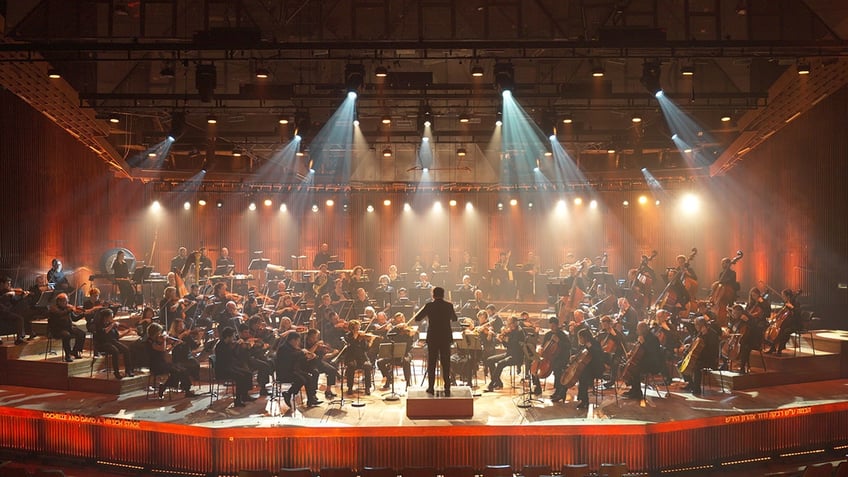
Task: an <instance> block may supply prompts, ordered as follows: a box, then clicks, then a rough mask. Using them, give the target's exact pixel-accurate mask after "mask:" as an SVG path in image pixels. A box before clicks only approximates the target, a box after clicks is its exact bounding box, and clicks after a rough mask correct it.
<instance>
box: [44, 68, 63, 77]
mask: <svg viewBox="0 0 848 477" xmlns="http://www.w3.org/2000/svg"><path fill="white" fill-rule="evenodd" d="M47 77H48V78H50V79H59V78H61V77H62V74H61V73H59V70H57V69H53V68H50V69H49V70H47Z"/></svg>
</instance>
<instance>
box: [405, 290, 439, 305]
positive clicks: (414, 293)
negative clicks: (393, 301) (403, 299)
mask: <svg viewBox="0 0 848 477" xmlns="http://www.w3.org/2000/svg"><path fill="white" fill-rule="evenodd" d="M432 296H433V289H432V288H413V289H411V290H409V298H410V300H412V301H414V302H415V303H417V304H418V305H419V306H423V303H426V302H427V300H429V299H430V298H431V297H432Z"/></svg>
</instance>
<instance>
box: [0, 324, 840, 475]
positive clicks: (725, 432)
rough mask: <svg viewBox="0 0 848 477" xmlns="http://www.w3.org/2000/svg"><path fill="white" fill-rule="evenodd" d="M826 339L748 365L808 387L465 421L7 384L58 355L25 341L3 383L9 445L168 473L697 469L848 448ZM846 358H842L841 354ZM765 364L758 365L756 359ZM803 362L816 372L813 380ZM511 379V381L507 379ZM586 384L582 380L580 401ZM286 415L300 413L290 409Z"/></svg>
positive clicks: (499, 395)
mask: <svg viewBox="0 0 848 477" xmlns="http://www.w3.org/2000/svg"><path fill="white" fill-rule="evenodd" d="M828 333H830V334H831V335H832V336H831V338H832V341H833V343H837V344H839V346H837V348H830V349H826V348H827V347H828V346H831V345H834V344H833V343H830V344H826V341H827V339H826V338H827V334H828ZM820 336H821V339H819V337H820ZM814 338H815V343H816V356H815V357H813V356H812V348H809V346H808V345H805V346H802V348H801V350H800V353H799V355H798V356H795V357H793V356H792V352H791V351H790V352H789V353H788V354H786V353H785V354H784V356H783V357H779V358H778V357H770V356H768V357H766V360H767V361H768V362H767V363H766V364H767V367H768V369H769V371H768V372H764V371H762V370H755V371H756V372H755V373H752V374H751V375H748V376H750V378H748V379H749V380H753V379H760V380H766V381H767V380H771V379H774V378H771V377H768V376H769V375H770V374H771V373H784V374H787V375H797V376H796V378H795V380H796V381H797V382H796V383H789V384H781V385H779V386H770V385H763V386H757V387H752V388H746V389H742V387H745V386H732V387H731V386H725V389H724V390H722V388H721V386H719V385H718V382H717V381H716V383H715V384H713V385H710V386H708V387H707V388H706V390H705V393H704V394H703V395H702V396H693V395H692V394H690V393H686V392H683V391H682V389H681V387H682V384H683V383H681V382H674V383H672V384H671V386H670V388H669V389H670V392H668V393H667V392H666V388H665V387H664V386H662V387H661V388H660V389H659V390H653V389H652V390H649V392H648V396H647V399H646V400H644V401H637V400H628V399H624V398H623V397H621V396H618V399H616V396H615V395H614V394H613V391H612V390H606V391H605V392H604V393H603V394H599V395H598V396H597V397H593V400H592V404H591V405H590V406H589V409H587V410H578V409H576V407H575V405H574V403H573V401H572V402H566V403H552V402H551V401H550V400H549V399H547V397H548V396H549V394H550V392H551V389H550V387H551V385H550V383H546V387H547V389H546V390H545V392H544V394H543V395H542V399H541V400H540V401H538V402H529V403H526V402H525V397H526V396H523V395H522V389H521V383H520V379H519V380H518V381H517V382H516V387H515V388H512V387H511V386H507V388H506V389H504V390H500V391H496V392H494V393H481V395H480V396H477V397H474V398H473V416H472V417H470V418H456V419H410V418H408V417H407V396H406V395H404V396H402V397H401V399H400V400H397V401H384V400H383V399H382V393H381V392H380V391H374V392H372V394H371V396H360V397H359V403H361V404H364V406H363V407H354V406H353V405H352V404H353V401H351V400H350V399H346V400H345V402H344V404H339V403H335V404H329V403H324V404H321V405H320V406H317V407H312V408H305V407H303V406H302V405H301V406H300V407H298V409H297V410H296V411H295V412H285V413H284V414H283V415H279V413H278V412H275V411H276V410H275V409H274V406H276V405H277V404H276V403H273V402H272V403H269V402H268V401H267V400H266V398H264V397H263V398H259V399H258V400H256V401H255V402H252V403H248V405H247V407H245V408H240V409H239V408H233V407H232V406H231V404H232V399H231V397H229V396H222V397H221V398H220V399H218V400H214V401H213V400H210V397H209V396H208V395H206V396H200V397H195V398H190V399H186V398H184V397H182V394H181V393H175V394H174V395H173V399H168V397H167V395H166V398H165V399H164V400H158V399H154V400H149V399H147V397H146V392H145V391H146V389H145V388H146V382H147V381H146V380H147V378H146V376H143V375H142V376H139V377H138V378H136V379H137V380H139V382H142V383H143V384H141V385H140V386H139V387H137V388H136V389H131V387H132V386H128V387H127V388H126V389H124V388H123V384H121V386H122V389H120V390H118V392H114V391H101V392H96V393H95V392H90V389H89V390H83V389H81V388H80V387H78V386H72V385H71V383H72V382H73V380H71V379H70V378H72V377H74V376H73V372H72V371H69V370H66V371H65V372H66V373H69V374H66V376H68V377H69V378H68V379H67V381H66V382H67V383H68V384H67V387H65V388H63V389H57V388H55V387H53V388H51V387H52V385H53V384H55V381H54V380H53V379H48V381H50V384H51V386H45V385H43V384H42V385H40V387H35V386H39V384H38V382H39V379H40V377H39V373H43V372H45V371H44V369H41V368H39V369H36V368H35V367H33V368H31V373H34V374H33V375H30V376H29V377H28V378H26V379H28V381H27V383H28V384H27V386H21V385H19V384H13V383H9V380H10V379H13V378H14V377H15V376H20V375H21V374H22V373H21V372H20V371H14V370H12V369H11V368H12V367H16V366H18V365H21V366H36V365H47V363H45V362H44V361H43V360H38V359H16V358H14V357H13V356H14V355H15V350H14V348H15V347H13V346H11V345H4V346H2V347H0V358H4V359H0V360H2V361H5V362H3V363H0V365H2V369H3V372H2V375H0V376H2V378H3V379H4V380H5V381H4V384H0V448H3V449H5V450H6V451H14V452H17V453H20V454H21V455H44V456H55V457H61V458H68V459H78V460H80V461H85V462H90V463H95V462H101V463H106V464H108V465H115V466H129V467H125V468H128V469H131V468H138V469H145V470H146V471H148V472H151V473H156V474H163V475H168V474H175V473H184V474H183V475H231V474H235V473H236V472H237V471H238V470H239V469H262V468H264V469H271V470H272V471H276V470H277V469H279V468H282V467H310V468H312V469H313V470H315V471H318V470H319V469H321V468H325V467H339V466H341V467H352V468H358V469H361V468H363V467H365V466H389V467H393V468H395V469H401V468H403V467H408V466H435V467H436V468H444V467H448V466H454V465H470V466H473V467H474V468H476V469H483V468H484V467H485V466H486V465H489V464H508V465H511V466H512V467H513V468H514V469H516V470H519V469H521V467H522V466H523V465H546V466H550V467H551V468H552V469H554V470H558V469H560V467H561V466H562V465H564V464H573V463H586V464H589V468H590V469H597V468H598V467H599V466H600V464H601V463H607V462H626V463H627V465H628V467H629V469H630V470H631V471H632V472H637V473H646V474H651V475H659V474H665V473H677V472H685V471H687V470H689V471H692V472H693V473H692V475H698V471H699V469H700V471H706V470H707V469H709V470H712V471H716V470H721V469H733V468H734V467H736V466H739V465H742V464H743V463H745V462H763V461H768V460H770V459H777V458H780V456H782V455H787V454H794V453H818V452H834V451H837V452H841V453H842V454H843V455H844V453H845V452H846V450H848V379H846V376H845V375H841V376H840V374H841V373H843V372H845V369H844V368H842V367H841V366H842V365H843V364H844V361H840V360H841V359H842V358H843V355H842V354H841V351H843V349H842V346H844V344H840V343H841V342H842V341H843V339H844V340H845V342H848V339H846V338H848V337H846V334H845V332H839V331H821V332H818V333H817V334H816V335H815V337H814ZM820 341H821V342H822V343H823V344H822V348H821V349H819V342H820ZM28 346H34V347H35V346H38V344H37V343H31V344H29V345H28ZM834 346H835V345H834ZM834 356H836V357H837V358H839V359H836V360H835V361H834V359H835V358H834ZM6 357H8V358H9V359H5V358H6ZM42 357H43V355H42ZM55 359H56V358H53V359H52V360H55ZM18 361H21V362H22V363H16V362H18ZM100 361H102V359H100V360H98V365H97V366H95V372H94V377H93V378H86V377H87V376H88V373H89V372H90V369H91V367H90V362H89V360H88V359H83V360H80V361H78V362H75V363H72V364H71V365H70V366H69V368H70V369H73V368H72V367H73V366H79V367H81V368H83V369H84V371H85V372H84V375H83V376H82V377H79V378H78V379H92V380H97V381H100V382H101V383H105V382H107V381H112V382H115V380H114V379H111V380H108V379H106V377H105V376H104V375H103V373H97V369H98V368H99V366H100V365H101V363H99V362H100ZM752 361H754V364H755V365H756V364H757V359H756V358H755V359H752ZM48 362H49V363H50V365H51V366H52V365H53V364H54V363H52V362H51V360H48ZM772 362H774V363H772ZM776 363H780V365H781V366H782V368H780V367H778V366H777V364H776ZM834 363H841V364H837V365H836V366H834ZM773 364H774V366H775V368H772V365H773ZM819 365H820V366H821V367H822V369H830V371H829V372H832V373H833V372H835V373H837V374H836V375H835V376H832V377H828V376H825V375H823V374H821V373H823V372H824V371H815V368H816V366H819ZM773 369H774V370H773ZM777 369H782V371H778V370H777ZM805 370H806V371H810V372H811V376H814V377H816V378H817V379H816V380H815V381H813V382H809V380H808V379H805V378H804V374H805ZM419 372H420V371H419ZM724 373H725V374H727V372H724ZM758 375H759V377H756V376H758ZM43 377H45V378H46V376H43ZM823 377H824V378H827V379H826V380H822V378H823ZM14 379H17V378H14ZM417 380H420V374H419V376H418V378H417ZM322 381H323V380H322ZM504 381H505V382H506V383H509V377H508V376H507V375H506V374H505V375H504ZM378 382H379V380H378ZM740 382H741V381H740ZM752 382H753V381H752ZM398 383H400V384H403V381H402V380H398V381H396V385H397V384H398ZM60 384H61V383H60ZM414 384H418V383H417V382H416V383H414ZM479 384H480V388H482V387H483V385H484V383H482V382H480V383H479ZM104 389H108V387H105V388H104ZM206 390H208V385H207V384H206V383H198V384H197V385H196V387H195V391H198V392H200V391H206ZM336 390H337V391H338V388H337V389H336ZM401 390H402V389H401ZM478 390H480V389H478ZM574 392H576V390H575V389H572V390H570V392H569V400H573V398H574V394H573V393H574ZM402 394H405V393H402ZM432 399H434V400H438V399H440V398H432ZM524 404H529V407H526V408H525V407H522V405H524ZM283 410H284V411H288V410H287V409H286V408H285V406H284V405H283Z"/></svg>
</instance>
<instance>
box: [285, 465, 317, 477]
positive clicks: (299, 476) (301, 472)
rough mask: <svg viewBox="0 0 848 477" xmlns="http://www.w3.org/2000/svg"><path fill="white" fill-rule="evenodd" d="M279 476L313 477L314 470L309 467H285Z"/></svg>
mask: <svg viewBox="0 0 848 477" xmlns="http://www.w3.org/2000/svg"><path fill="white" fill-rule="evenodd" d="M277 475H278V476H279V477H312V469H310V468H309V467H292V468H286V467H283V468H282V469H280V471H279V472H278V473H277Z"/></svg>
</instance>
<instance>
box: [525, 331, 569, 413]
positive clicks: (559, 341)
mask: <svg viewBox="0 0 848 477" xmlns="http://www.w3.org/2000/svg"><path fill="white" fill-rule="evenodd" d="M548 324H549V325H550V327H551V329H550V330H549V331H548V332H547V333H545V336H543V337H542V358H543V359H550V360H551V369H552V371H553V375H554V392H553V394H551V401H553V402H556V401H562V400H563V399H565V392H566V391H567V390H566V389H564V386H563V385H562V383H560V377H561V376H562V372H563V371H565V368H566V366H568V360H569V358H570V357H571V343H570V341H569V339H568V335H567V334H566V333H565V332H564V331H563V330H562V329H560V327H559V318H557V317H556V316H552V317H550V318H549V319H548ZM552 340H553V342H552ZM554 346H555V347H556V352H555V353H553V354H552V355H551V356H547V355H546V353H545V350H549V349H551V348H552V347H554ZM533 386H534V387H535V388H536V390H538V391H540V392H537V393H536V394H537V395H538V394H542V393H541V382H540V380H539V376H536V375H534V376H533Z"/></svg>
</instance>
